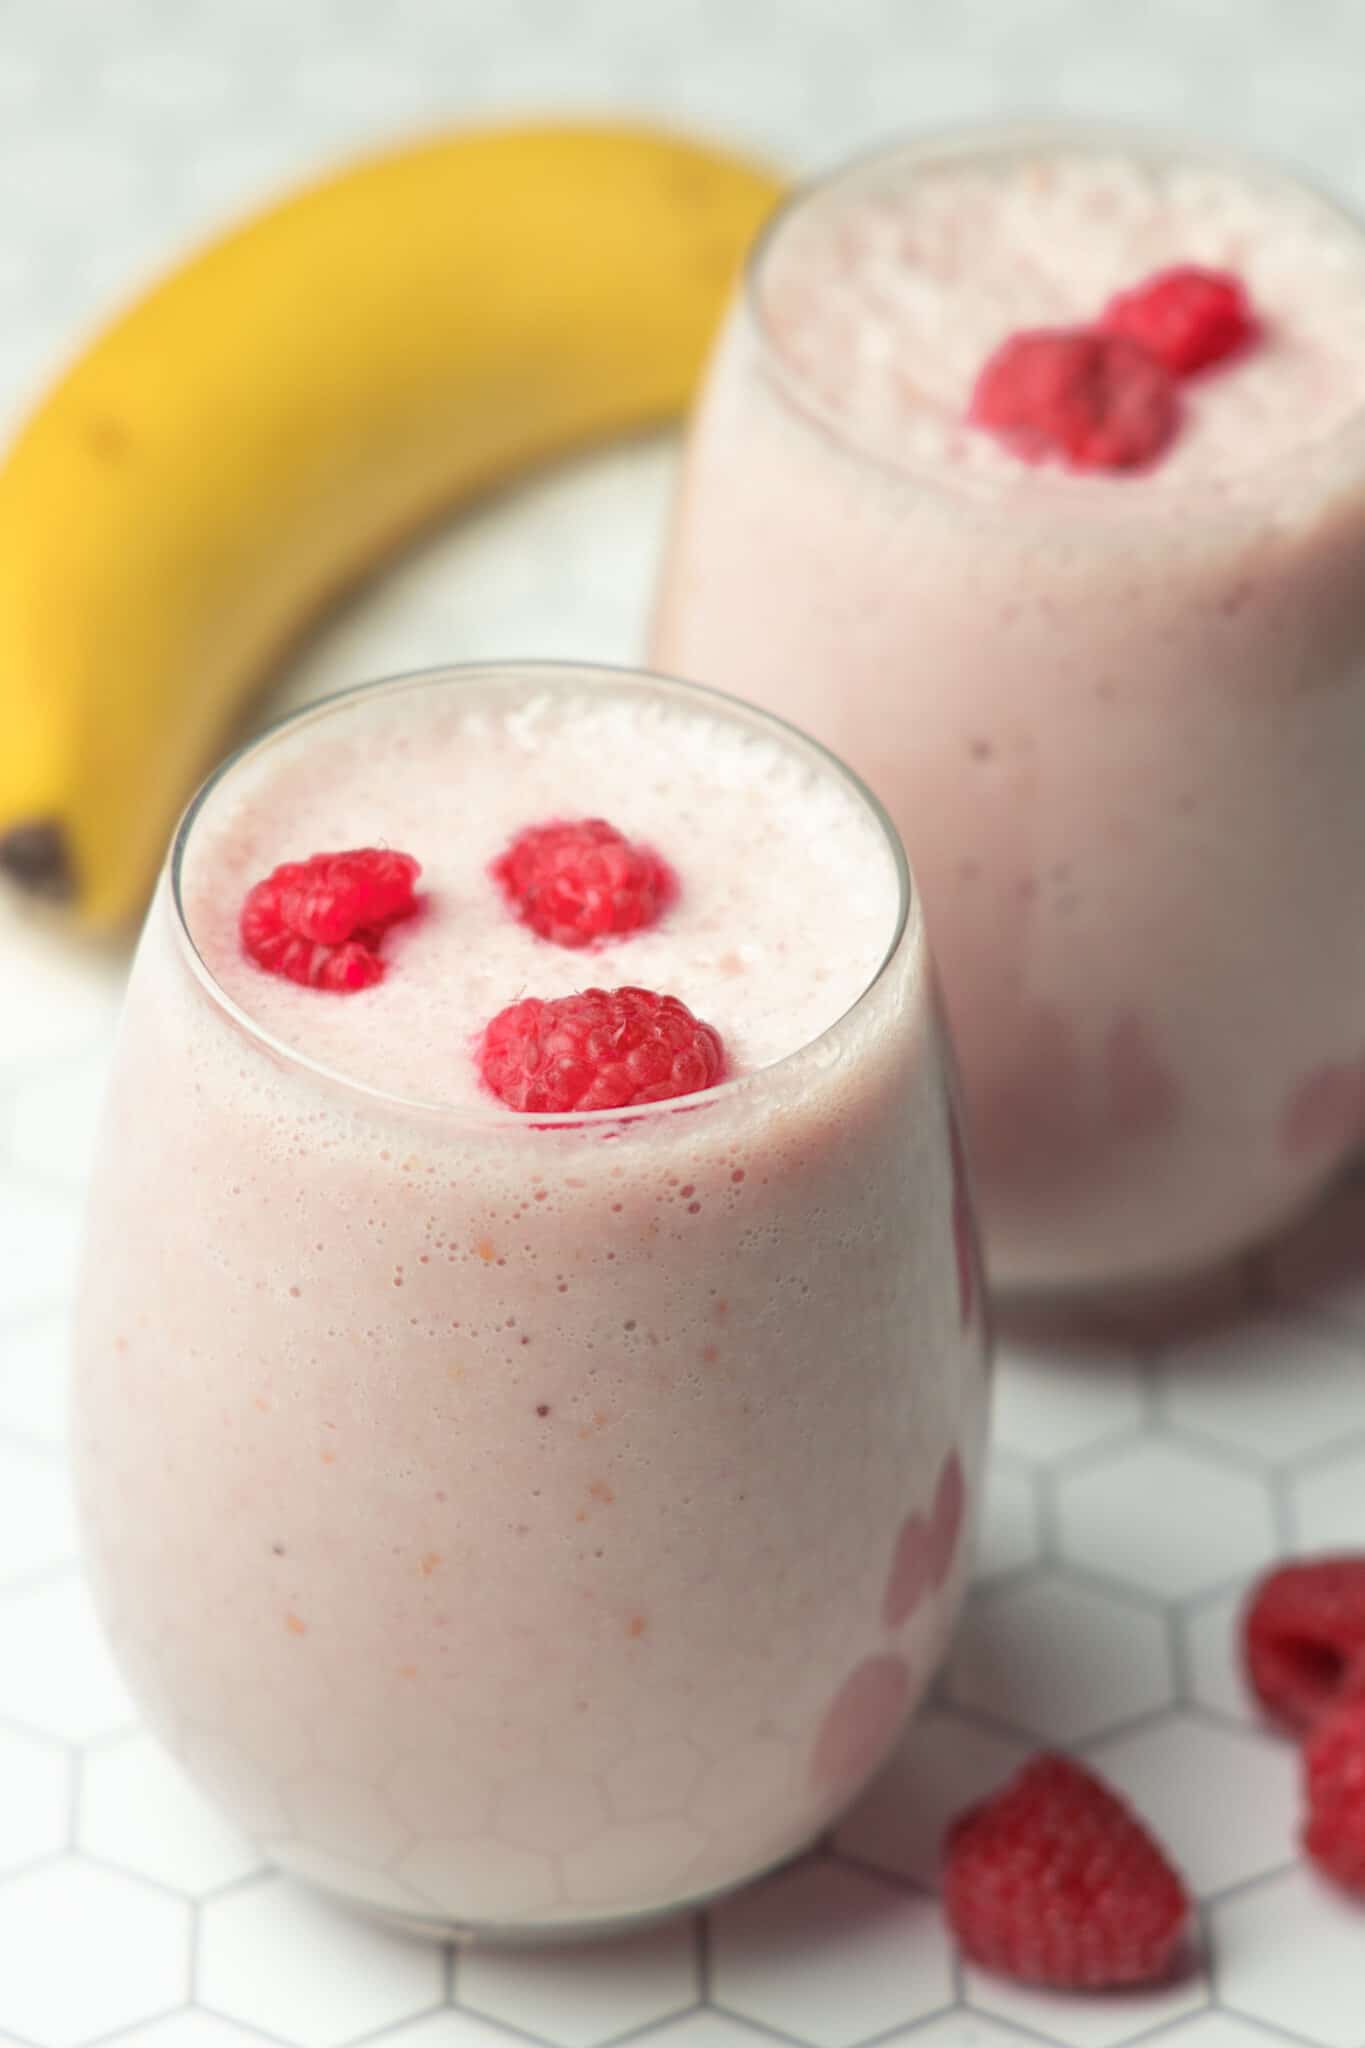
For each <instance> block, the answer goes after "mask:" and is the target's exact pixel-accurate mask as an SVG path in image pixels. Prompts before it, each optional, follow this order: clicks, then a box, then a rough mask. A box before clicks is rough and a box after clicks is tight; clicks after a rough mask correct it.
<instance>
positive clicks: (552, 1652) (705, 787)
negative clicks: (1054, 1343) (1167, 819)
mask: <svg viewBox="0 0 1365 2048" xmlns="http://www.w3.org/2000/svg"><path fill="white" fill-rule="evenodd" d="M314 856H321V857H319V858H314ZM419 863H420V873H419V872H418V864H419ZM945 1059H946V1054H945V1049H944V1046H943V1044H942V1041H941V1037H940V1032H939V1028H938V1024H937V1021H936V1016H935V1009H934V997H933V981H932V974H931V970H930V964H929V961H928V957H927V954H926V950H925V938H924V928H923V924H922V922H921V918H920V913H919V907H918V903H917V901H916V899H915V898H914V896H913V894H912V893H911V890H910V885H909V879H908V875H907V870H906V865H905V860H904V856H903V853H902V851H901V848H900V845H899V842H898V840H897V838H896V835H895V833H894V830H893V829H892V827H891V826H890V824H889V822H888V820H887V818H886V816H885V814H884V813H883V812H882V810H881V808H880V806H879V805H878V804H877V802H876V800H875V799H874V798H873V797H872V796H871V795H870V794H869V793H868V792H867V790H866V789H865V788H863V786H862V785H861V784H860V783H859V782H858V781H857V780H856V779H855V778H854V777H853V776H852V775H851V774H849V773H848V772H847V771H846V770H845V769H844V768H843V767H841V766H840V765H839V763H837V762H836V761H835V760H833V759H832V758H831V757H830V756H829V755H828V754H826V753H824V752H823V751H822V749H821V748H819V747H818V746H817V745H815V744H814V743H812V742H811V741H809V740H807V739H805V738H804V737H803V736H801V735H800V734H798V733H796V732H795V731H793V730H791V729H790V728H789V727H787V726H785V725H783V724H782V723H780V722H779V721H778V720H776V719H774V718H772V717H770V716H768V715H765V714H762V713H759V712H757V711H753V710H751V709H749V708H748V707H746V706H743V705H740V704H737V703H734V702H732V701H730V700H728V699H726V698H724V697H721V696H718V695H716V694H714V693H712V692H710V691H707V690H702V689H697V688H693V687H690V686H688V685H686V684H681V683H675V682H669V681H664V680H661V679H659V678H653V677H647V676H636V675H632V674H626V673H620V672H611V671H601V670H598V671H593V670H587V669H581V668H568V667H555V666H537V665H529V666H509V667H500V668H499V667H494V668H487V669H477V670H473V669H471V670H458V669H455V670H447V671H440V672H433V673H427V674H421V675H416V676H410V677H405V678H400V679H398V680H396V681H394V682H390V683H385V684H380V685H377V686H374V687H371V688H367V689H363V690H360V691H357V692H353V693H351V694H348V695H345V696H342V697H338V698H334V699H332V700H330V701H328V702H326V703H323V704H321V705H318V706H316V707H313V708H310V709H307V710H305V711H303V712H301V713H299V714H298V715H297V716H295V717H293V718H291V719H289V720H286V721H285V722H284V723H283V724H281V725H280V726H278V727H276V728H275V729H274V730H273V731H272V732H270V733H268V734H267V735H266V736H265V737H264V738H262V739H260V740H258V741H256V742H255V743H254V744H253V745H251V746H249V747H248V748H247V749H245V751H244V752H242V753H241V754H239V755H238V756H237V757H236V758H235V759H233V760H231V761H230V762H228V764H227V765H226V766H225V767H224V768H222V769H221V770H220V771H219V772H218V774H217V775H216V776H215V777H214V779H213V780H212V781H211V782H210V783H209V784H208V785H207V786H206V787H205V788H204V790H203V791H201V793H200V795H199V796H198V797H197V798H196V800H195V802H194V803H193V805H192V806H191V808H190V810H189V812H188V814H187V816H186V819H185V821H184V823H183V825H182V827H181V830H180V833H179V836H178V838H177V841H176V844H175V847H174V850H173V853H172V857H171V860H170V863H169V867H168V871H167V873H166V875H165V876H164V877H163V880H162V884H161V887H160V890H159V893H158V895H157V898H156V901H155V903H154V906H153V908H152V911H151V914H150V917H149V920H148V924H147V927H146V931H145V933H144V936H143V939H142V944H141V948H140V951H139V954H138V958H137V962H136V966H135V968H134V972H133V978H132V983H131V987H130V991H129V996H128V1002H127V1009H126V1015H125V1019H124V1024H123V1029H122V1034H121V1039H120V1043H119V1048H118V1052H117V1057H116V1064H115V1071H114V1078H113V1083H112V1090H111V1096H110V1100H109V1105H108V1110H107V1120H106V1124H105V1128H104V1133H103V1143H102V1148H101V1152H100V1158H99V1163H98V1167H97V1171H96V1175H95V1180H94V1186H93V1191H92V1196H91V1206H90V1214H89V1229H88V1241H87V1247H86V1253H85V1260H84V1273H83V1280H82V1284H81V1288H80V1298H79V1310H78V1331H77V1363H76V1382H75V1398H74V1406H75V1441H76V1461H77V1474H78V1486H79V1495H80V1501H81V1507H82V1514H83V1521H84V1528H85V1533H86V1540H87V1552H88V1558H89V1564H90V1570H91V1575H92V1580H93V1584H94V1588H95V1594H96V1598H97V1602H98V1605H99V1608H100V1610H101V1612H102V1615H103V1618H104V1621H105V1624H106V1626H107V1629H108V1632H109V1635H110V1638H111V1640H112V1643H113V1645H114V1647H115V1650H116V1653H117V1655H118V1658H119V1660H120V1662H121V1664H122V1667H123V1669H124V1671H125V1673H126V1676H127V1679H128V1682H129V1684H130V1685H131V1687H132V1689H133V1691H134V1693H135V1695H136V1697H137V1698H138V1700H139V1701H140V1702H141V1703H142V1705H143V1707H144V1708H145V1710H146V1712H147V1714H148V1716H149V1718H150V1720H151V1722H152V1724H153V1725H154V1726H155V1728H156V1729H157V1730H158V1731H159V1732H160V1734H161V1735H162V1737H163V1738H164V1739H165V1741H166V1742H167V1743H168V1744H169V1746H170V1747H171V1749H172V1750H173V1751H174V1753H175V1754H176V1755H177V1756H178V1757H179V1758H180V1759H181V1760H182V1761H183V1763H184V1764H185V1766H186V1767H187V1768H188V1770H189V1771H190V1772H191V1774H192V1775H193V1776H194V1777H195V1778H196V1779H197V1780H198V1781H199V1783H200V1784H201V1785H202V1786H203V1787H205V1788H206V1789H207V1790H208V1791H209V1792H210V1793H211V1794H212V1795H213V1796H214V1797H215V1798H217V1799H218V1800H219V1801H220V1802H221V1803H222V1805H223V1806H224V1807H225V1808H226V1809H227V1810H228V1811H229V1812H230V1813H231V1814H232V1815H233V1816H234V1817H235V1819H236V1820H237V1821H238V1822H239V1823H240V1824H241V1825H242V1826H243V1827H245V1828H246V1829H247V1830H248V1831H249V1832H250V1833H251V1834H252V1835H253V1836H254V1837H255V1838H256V1840H257V1841H258V1842H259V1843H260V1844H261V1846H262V1848H263V1849H264V1851H265V1852H266V1853H267V1854H268V1856H269V1857H270V1858H272V1859H273V1860H274V1861H275V1862H276V1863H278V1864H280V1865H281V1866H283V1867H284V1868H285V1869H287V1870H290V1871H293V1872H296V1873H297V1874H299V1875H300V1876H302V1877H305V1878H307V1879H310V1880H312V1881H313V1882H314V1883H316V1884H318V1885H320V1886H323V1887H325V1888H326V1889H327V1890H329V1891H331V1892H334V1893H337V1894H340V1895H343V1896H344V1897H346V1898H348V1899H350V1900H352V1901H354V1902H357V1903H359V1904H361V1905H363V1906H365V1907H368V1908H370V1909H372V1910H374V1911H377V1912H380V1913H383V1914H386V1915H389V1916H393V1917H396V1918H397V1919H399V1920H401V1921H403V1922H405V1923H410V1924H411V1925H413V1926H415V1927H423V1928H427V1929H429V1930H431V1931H433V1932H437V1933H442V1934H444V1933H449V1932H451V1931H470V1932H475V1933H484V1934H489V1935H493V1936H501V1937H504V1938H510V1939H518V1940H521V1939H527V1938H530V1937H535V1936H552V1935H555V1936H557V1935H569V1934H572V1933H574V1932H576V1931H581V1930H583V1929H585V1928H591V1927H605V1926H611V1925H615V1924H620V1923H628V1922H631V1921H633V1920H635V1919H637V1918H640V1917H643V1916H647V1915H651V1914H656V1913H660V1912H664V1911H668V1910H671V1909H673V1908H675V1907H678V1906H679V1905H681V1904H683V1903H685V1902H688V1901H690V1900H693V1899H697V1898H701V1897H705V1896H707V1895H709V1894H712V1893H714V1892H717V1891H719V1890H722V1889H724V1888H727V1887H730V1886H733V1885H736V1884H738V1883H740V1882H741V1881H743V1880H744V1879H747V1878H749V1877H751V1876H753V1875H754V1874H755V1873H757V1872H758V1871H760V1870H762V1869H764V1868H766V1867H768V1866H770V1865H772V1864H774V1863H776V1862H778V1861H780V1860H781V1859H783V1858H785V1857H788V1856H790V1855H791V1854H792V1853H793V1852H794V1851H796V1850H797V1849H798V1848H800V1847H801V1846H802V1845H803V1844H804V1843H806V1842H808V1841H810V1840H811V1839H812V1838H813V1837H814V1836H816V1835H817V1834H818V1833H819V1832H820V1831H821V1830H822V1829H823V1828H824V1827H825V1826H826V1825H827V1823H828V1822H829V1821H830V1819H831V1817H832V1816H833V1815H834V1814H835V1813H836V1811H837V1810H838V1809H839V1808H840V1807H842V1806H843V1805H844V1804H845V1802H846V1801H848V1800H849V1799H850V1798H851V1797H852V1796H853V1794H854V1793H856V1792H857V1790H858V1789H859V1787H860V1786H861V1785H862V1784H863V1783H864V1782H865V1781H866V1779H867V1778H868V1777H869V1776H870V1774H871V1773H872V1772H873V1771H874V1770H875V1768H876V1767H877V1766H878V1764H879V1763H880V1762H881V1761H882V1759H883V1758H884V1756H885V1755H886V1753H887V1751H888V1749H889V1748H890V1747H891V1745H892V1744H893V1743H894V1741H895V1739H896V1737H897V1734H898V1732H899V1731H900V1729H901V1727H902V1725H903V1723H904V1722H905V1719H906V1717H907V1715H908V1714H909V1713H910V1712H911V1710H912V1708H913V1707H914V1705H915V1703H916V1701H917V1700H918V1699H919V1697H920V1695H921V1693H922V1692H923V1690H924V1688H925V1686H926V1684H927V1683H928V1680H929V1678H930V1676H931V1674H932V1673H933V1671H934V1668H935V1666H936V1664H937V1662H938V1660H939V1658H940V1656H941V1654H942V1652H943V1649H944V1647H945V1643H946V1641H947V1637H948V1633H949V1630H950V1628H951V1626H952V1622H953V1618H954V1613H955V1610H956V1608H957V1605H958V1602H959V1599H960V1596H961V1593H962V1589H963V1582H964V1576H965V1572H966V1556H965V1552H966V1537H967V1531H968V1528H969V1525H970V1520H971V1514H972V1510H973V1507H974V1503H975V1499H976V1495H977V1490H978V1480H979V1471H980V1462H981V1450H982V1431H983V1420H984V1412H985V1405H986V1393H987V1354H988V1339H987V1334H986V1330H985V1327H984V1314H983V1306H982V1301H981V1290H980V1288H979V1285H978V1281H977V1274H976V1266H975V1251H974V1244H973V1238H972V1223H971V1215H970V1208H969V1196H968V1191H967V1187H966V1185H965V1181H964V1166H963V1159H962V1148H961V1144H960V1142H959V1140H958V1137H957V1134H956V1125H955V1117H954V1111H953V1107H952V1098H951V1094H950V1086H949V1081H948V1078H947V1074H946V1070H945Z"/></svg>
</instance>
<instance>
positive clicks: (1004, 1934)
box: [944, 1756, 1189, 1991]
mask: <svg viewBox="0 0 1365 2048" xmlns="http://www.w3.org/2000/svg"><path fill="white" fill-rule="evenodd" d="M944 1907H945V1910H946V1912H947V1915H948V1922H949V1925H950V1926H951V1928H952V1930H953V1932H954V1934H955V1935H956V1937H957V1939H958V1941H959V1942H960V1943H961V1945H962V1947H963V1949H964V1950H965V1951H966V1953H967V1954H968V1955H969V1956H971V1957H973V1958H974V1959H975V1960H976V1961H977V1962H978V1963H983V1964H984V1965H985V1966H986V1968H987V1969H990V1970H998V1971H1000V1972H1001V1974H1002V1975H1004V1976H1007V1977H1016V1978H1018V1979H1019V1981H1020V1982H1021V1983H1024V1984H1049V1985H1052V1986H1054V1987H1055V1988H1056V1989H1058V1990H1065V1991H1103V1990H1107V1989H1109V1988H1111V1987H1113V1986H1117V1985H1122V1984H1145V1983H1150V1982H1152V1981H1154V1980H1156V1979H1159V1978H1161V1977H1164V1976H1165V1975H1166V1973H1167V1972H1168V1970H1169V1969H1170V1966H1171V1963H1172V1961H1173V1959H1174V1956H1175V1953H1176V1950H1177V1948H1178V1946H1179V1943H1180V1938H1181V1935H1182V1933H1183V1931H1184V1927H1185V1923H1186V1919H1187V1917H1188V1914H1189V1900H1188V1898H1187V1896H1186V1893H1185V1887H1184V1885H1183V1884H1182V1883H1181V1881H1180V1878H1179V1877H1178V1876H1177V1874H1176V1872H1175V1871H1174V1870H1173V1869H1172V1868H1171V1866H1170V1864H1169V1863H1168V1862H1167V1861H1166V1858H1165V1857H1164V1856H1163V1854H1162V1852H1161V1850H1160V1849H1159V1848H1158V1847H1157V1845H1156V1843H1155V1842H1154V1841H1153V1840H1152V1838H1151V1836H1150V1835H1149V1834H1148V1833H1147V1831H1146V1829H1145V1828H1144V1827H1143V1826H1142V1824H1141V1823H1140V1822H1139V1821H1138V1820H1137V1819H1136V1818H1135V1817H1134V1815H1133V1814H1132V1813H1130V1812H1129V1810H1128V1808H1127V1807H1126V1806H1125V1805H1124V1804H1123V1802H1122V1801H1121V1800H1120V1799H1118V1798H1116V1797H1115V1795H1114V1794H1113V1793H1112V1792H1111V1791H1110V1790H1109V1788H1108V1786H1107V1785H1104V1784H1102V1783H1101V1782H1100V1780H1099V1779H1098V1778H1095V1777H1092V1776H1091V1774H1090V1772H1089V1771H1085V1770H1082V1769H1081V1767H1080V1765H1079V1764H1075V1763H1072V1762H1071V1761H1070V1759H1069V1758H1067V1757H1064V1756H1038V1757H1035V1758H1034V1759H1033V1761H1032V1762H1031V1763H1028V1764H1026V1765H1025V1766H1024V1768H1023V1770H1022V1771H1020V1772H1019V1774H1018V1776H1017V1777H1015V1778H1013V1779H1012V1780H1011V1781H1010V1783H1009V1784H1008V1785H1006V1786H1005V1787H1004V1788H1003V1790H1002V1791H999V1792H997V1793H996V1794H995V1795H994V1796H993V1797H992V1798H990V1799H988V1800H986V1801H984V1802H983V1804H982V1805H980V1806H975V1807H972V1808H971V1809H970V1811H969V1812H967V1813H965V1814H963V1815H962V1816H961V1817H960V1818H959V1819H958V1820H956V1821H955V1822H954V1823H953V1825H952V1827H951V1828H950V1829H949V1832H948V1837H947V1842H946V1844H945V1869H944Z"/></svg>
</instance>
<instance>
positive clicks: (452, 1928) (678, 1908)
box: [284, 1827, 829, 1948]
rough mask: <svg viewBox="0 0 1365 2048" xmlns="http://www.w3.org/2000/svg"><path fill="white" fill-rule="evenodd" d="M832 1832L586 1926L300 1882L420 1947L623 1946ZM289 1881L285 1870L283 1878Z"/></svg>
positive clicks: (788, 1860) (754, 1879)
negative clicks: (381, 1899) (466, 1912)
mask: <svg viewBox="0 0 1365 2048" xmlns="http://www.w3.org/2000/svg"><path fill="white" fill-rule="evenodd" d="M828 1832H829V1830H828V1827H824V1828H821V1829H820V1830H819V1831H818V1832H817V1833H816V1834H813V1835H811V1836H809V1837H808V1838H807V1839H806V1840H805V1841H803V1842H801V1843H800V1844H799V1845H798V1846H797V1847H796V1848H795V1849H789V1850H788V1851H787V1852H786V1854H785V1855H782V1856H779V1857H777V1858H775V1859H774V1861H773V1862H771V1863H765V1864H763V1865H762V1866H761V1868H760V1869H758V1870H755V1871H753V1872H751V1874H750V1875H749V1876H748V1877H739V1878H736V1879H735V1880H734V1882H733V1883H732V1884H720V1885H712V1886H711V1887H710V1888H709V1889H708V1890H706V1891H700V1892H689V1893H688V1894H687V1896H686V1897H685V1898H681V1899H678V1900H677V1901H676V1903H674V1904H673V1905H670V1906H649V1907H646V1908H645V1909H644V1910H643V1911H641V1912H638V1913H608V1914H603V1915H601V1916H598V1917H596V1918H587V1919H583V1920H551V1921H542V1922H539V1923H537V1922H534V1921H529V1922H512V1923H504V1924H499V1923H496V1922H489V1921H484V1920H451V1919H445V1918H443V1917H442V1916H441V1915H440V1914H439V1913H432V1914H425V1913H415V1912H414V1913H403V1912H399V1911H397V1910H396V1909H395V1908H394V1907H391V1906H375V1905H371V1904H370V1903H369V1901H368V1900H366V1899H357V1898H353V1897H352V1896H351V1895H350V1894H349V1893H347V1892H339V1891H336V1890H335V1889H334V1888H333V1887H332V1886H331V1885H326V1884H316V1883H314V1881H313V1879H312V1878H303V1877H300V1878H297V1879H296V1880H295V1881H296V1882H297V1883H299V1884H306V1885H307V1886H308V1888H309V1890H310V1891H315V1892H317V1893H318V1895H319V1896H320V1897H321V1898H325V1899H329V1900H330V1901H331V1902H332V1904H333V1905H336V1906H341V1907H343V1908H344V1909H345V1910H346V1911H347V1912H350V1913H359V1914H361V1915H363V1917H364V1918H365V1919H366V1920H373V1921H375V1922H376V1923H377V1924H378V1925H379V1926H381V1927H389V1928H392V1929H393V1931H394V1932H395V1933H398V1934H406V1935H410V1936H412V1937H414V1938H415V1939H418V1940H421V1941H439V1942H443V1943H451V1942H453V1943H454V1944H455V1945H456V1946H457V1947H460V1948H554V1947H561V1948H563V1947H572V1946H578V1945H580V1944H582V1943H584V1942H599V1941H601V1942H605V1941H614V1940H619V1939H620V1938H621V1937H623V1936H627V1935H631V1934H640V1933H643V1932H644V1931H645V1930H646V1929H647V1928H650V1927H657V1926H659V1925H660V1924H661V1923H662V1922H663V1921H665V1920H677V1919H679V1918H682V1917H684V1916H685V1915H687V1914H689V1913H696V1912H700V1910H701V1909H702V1907H704V1906H709V1905H712V1904H714V1902H715V1901H716V1900H717V1899H728V1898H730V1897H732V1896H733V1894H734V1893H735V1892H741V1891H744V1890H745V1889H746V1888H747V1887H748V1886H749V1885H751V1884H760V1883H762V1881H763V1879H764V1878H767V1877H773V1876H775V1875H776V1874H777V1872H778V1871H779V1870H785V1869H786V1868H787V1867H788V1865H789V1864H792V1863H797V1862H799V1861H800V1859H801V1858H802V1857H803V1856H806V1855H809V1853H810V1851H811V1850H812V1849H815V1848H817V1847H818V1846H819V1845H820V1843H821V1842H822V1841H824V1839H825V1838H826V1836H827V1834H828ZM284 1874H285V1875H286V1876H290V1875H291V1873H290V1872H289V1871H288V1870H286V1871H285V1873H284Z"/></svg>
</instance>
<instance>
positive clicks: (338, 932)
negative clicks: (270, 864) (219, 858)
mask: <svg viewBox="0 0 1365 2048" xmlns="http://www.w3.org/2000/svg"><path fill="white" fill-rule="evenodd" d="M421 872H422V870H421V867H420V865H419V864H418V862H417V861H415V860H414V859H413V857H412V855H411V854H410V853H392V852H390V851H389V850H388V849H387V848H384V847H376V846H361V847H356V848H354V849H353V850H352V851H350V852H348V853H315V854H314V855H313V856H312V858H311V859H310V860H291V861H285V862H284V864H283V866H281V867H278V868H276V869H275V871H274V873H273V874H270V875H267V876H266V878H265V880H264V881H263V882H257V883H256V885H255V887H254V888H252V889H251V890H249V891H248V893H247V898H246V901H245V903H243V905H242V914H241V920H240V924H239V930H240V932H241V938H242V945H243V946H244V947H245V949H246V952H247V955H248V957H249V958H250V959H252V960H254V961H255V963H256V965H257V966H258V967H262V968H264V969H265V971H266V973H267V974H281V975H283V976H284V977H285V979H286V980H287V981H298V982H302V983H303V984H304V985H305V987H307V988H326V989H334V990H337V991H339V992H341V993H350V992H352V991H354V990H355V989H361V988H370V987H371V986H372V985H373V984H374V983H375V982H376V981H379V980H380V979H381V978H382V976H383V973H384V962H383V961H382V960H381V959H380V957H379V948H380V945H381V943H382V941H383V937H384V934H385V932H386V931H387V930H388V929H389V926H390V925H393V924H397V923H398V922H399V920H400V919H401V918H405V917H411V915H412V913H413V911H414V910H415V909H416V908H417V899H416V896H415V895H414V893H413V885H414V883H415V882H416V880H417V877H418V875H419V874H420V873H421Z"/></svg>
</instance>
